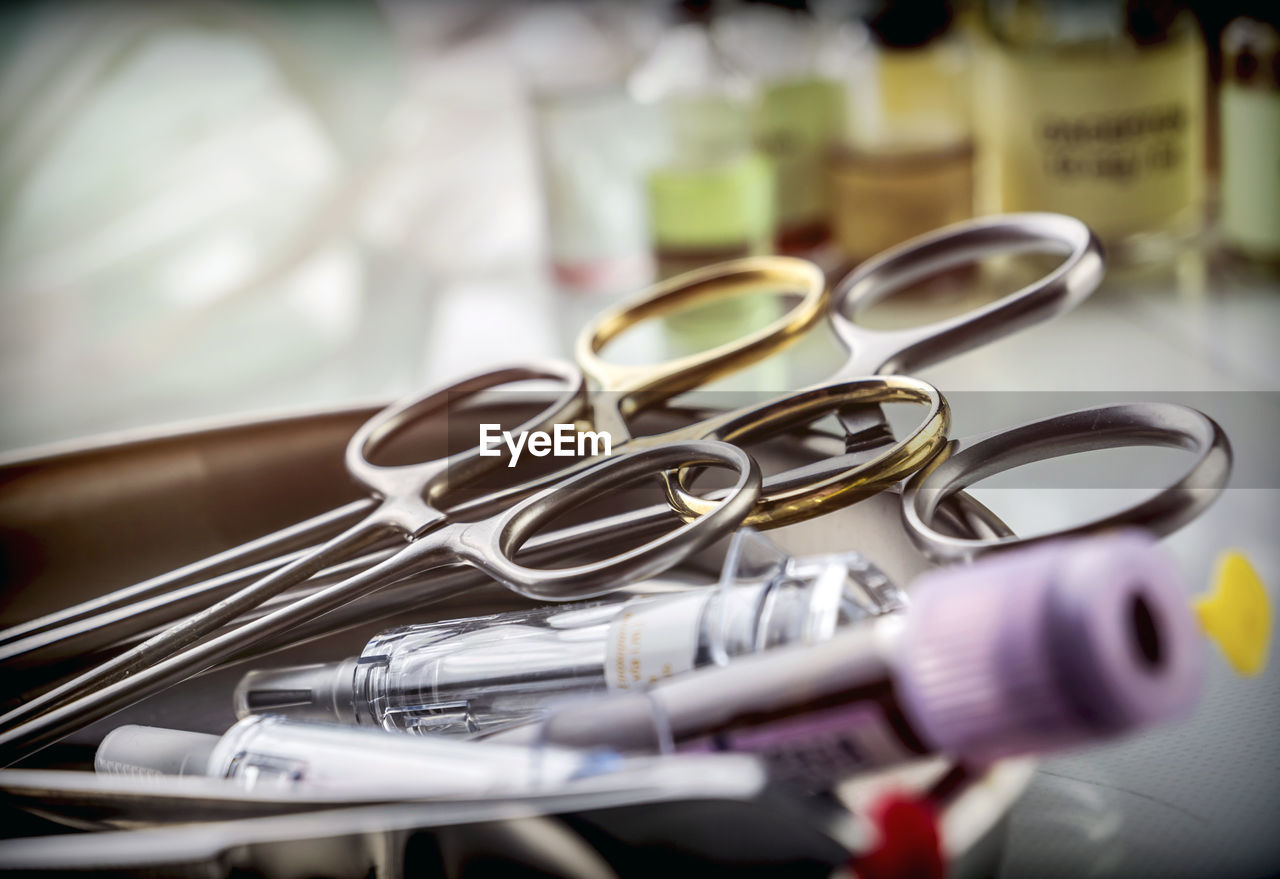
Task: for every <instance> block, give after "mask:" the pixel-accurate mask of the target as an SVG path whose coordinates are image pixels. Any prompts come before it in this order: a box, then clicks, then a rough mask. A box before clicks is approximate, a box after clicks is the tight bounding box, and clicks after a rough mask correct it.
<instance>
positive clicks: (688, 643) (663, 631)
mask: <svg viewBox="0 0 1280 879" xmlns="http://www.w3.org/2000/svg"><path fill="white" fill-rule="evenodd" d="M700 591H701V592H702V594H699V595H681V596H676V597H672V598H668V599H664V600H662V601H643V602H637V603H636V604H628V605H627V606H626V607H625V608H624V609H623V611H622V613H620V614H618V616H617V617H615V618H614V620H613V622H612V623H611V624H610V625H609V641H608V651H607V654H606V661H605V679H606V680H607V681H608V682H609V689H610V690H635V689H643V688H644V687H647V686H648V685H649V684H652V683H654V682H655V681H659V680H662V679H663V678H669V677H671V676H672V675H678V674H680V673H681V672H686V671H689V670H690V669H691V668H693V663H694V660H695V659H696V658H697V655H698V624H699V622H700V620H701V619H702V609H703V608H704V607H705V606H706V604H707V602H708V601H709V600H710V599H711V595H710V590H700Z"/></svg>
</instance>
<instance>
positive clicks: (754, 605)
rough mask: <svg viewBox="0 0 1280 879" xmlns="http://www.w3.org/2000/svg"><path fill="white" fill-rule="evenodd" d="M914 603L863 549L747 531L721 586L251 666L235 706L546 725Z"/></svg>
mask: <svg viewBox="0 0 1280 879" xmlns="http://www.w3.org/2000/svg"><path fill="white" fill-rule="evenodd" d="M903 603H904V599H903V597H902V595H901V593H900V592H898V590H897V589H896V588H895V587H893V586H892V584H890V583H889V581H888V579H887V578H886V577H885V576H884V575H883V574H882V573H880V571H879V570H878V569H877V568H875V566H874V565H872V564H870V563H869V562H868V561H867V560H866V559H865V558H864V557H862V556H860V555H858V554H855V553H844V554H839V555H830V556H812V557H803V558H790V557H788V556H786V555H785V554H783V553H781V552H780V551H779V550H778V549H777V548H776V547H773V545H772V544H770V543H769V542H768V541H767V540H765V539H764V538H762V537H760V536H759V535H756V534H754V533H751V532H741V533H740V534H739V535H738V536H736V537H735V539H734V542H733V544H732V546H731V549H730V553H729V557H728V558H727V560H726V564H725V567H724V571H723V574H722V578H721V585H720V586H719V587H708V588H701V589H693V590H690V591H687V592H682V593H678V594H671V595H660V596H647V597H641V598H634V599H631V600H629V601H613V602H603V603H592V604H582V603H578V604H565V605H553V606H549V607H542V608H537V609H534V610H528V611H519V612H513V613H501V614H493V615H490V616H484V617H473V618H469V619H462V620H450V621H446V622H441V623H432V624H428V625H418V626H408V627H404V628H399V629H393V630H390V631H388V632H384V633H382V634H380V635H378V636H376V637H375V638H373V640H371V641H370V642H369V643H368V645H367V646H366V647H365V649H364V651H363V652H362V653H361V655H360V657H359V658H358V659H357V660H354V661H352V660H348V661H347V662H345V663H340V664H335V665H330V666H318V667H316V666H313V667H307V668H295V669H279V670H268V671H256V672H251V673H250V674H249V675H248V676H246V678H245V679H244V680H243V681H242V682H241V685H240V687H239V688H238V689H237V696H236V700H237V711H238V712H239V713H240V714H241V715H242V716H243V715H245V714H248V713H253V712H262V713H277V714H285V715H293V716H305V717H308V718H311V719H316V718H324V719H330V720H341V721H344V722H347V723H356V724H361V725H376V726H381V727H383V728H385V729H388V730H400V731H405V732H413V733H423V734H428V733H429V734H455V735H469V734H482V733H488V732H493V731H496V730H499V729H504V728H507V727H510V726H512V725H516V724H520V723H525V722H528V721H530V720H534V719H536V718H538V717H539V716H541V714H542V713H543V712H544V710H545V708H546V706H547V704H548V703H549V702H552V701H557V700H560V699H563V698H566V697H571V696H584V695H589V694H591V693H597V692H604V691H621V692H625V691H628V690H635V689H643V688H644V687H647V686H648V685H649V684H651V683H653V682H655V681H658V680H661V679H664V678H668V677H672V676H675V675H678V674H681V673H682V672H686V671H689V670H691V669H694V668H698V667H702V666H706V665H712V664H720V665H723V664H724V663H726V662H728V661H729V660H730V659H732V658H733V657H735V656H741V655H745V654H749V653H754V652H757V651H759V650H764V649H769V648H772V647H776V646H782V645H787V644H811V643H818V642H821V641H824V640H826V639H829V638H830V637H831V636H832V635H833V634H834V633H835V631H836V629H837V628H838V627H839V626H840V625H842V624H845V623H848V622H850V621H852V620H855V619H860V618H862V617H865V616H868V615H877V614H880V613H884V612H887V611H892V610H896V609H898V608H899V607H901V606H903Z"/></svg>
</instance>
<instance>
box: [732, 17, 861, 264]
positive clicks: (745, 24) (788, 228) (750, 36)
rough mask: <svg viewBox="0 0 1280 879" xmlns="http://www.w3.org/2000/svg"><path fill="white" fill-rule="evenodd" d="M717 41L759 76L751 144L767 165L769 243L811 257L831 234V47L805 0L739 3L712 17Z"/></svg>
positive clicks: (840, 102)
mask: <svg viewBox="0 0 1280 879" xmlns="http://www.w3.org/2000/svg"><path fill="white" fill-rule="evenodd" d="M715 35H716V42H717V44H718V45H719V46H721V47H722V49H723V51H724V54H725V57H726V58H728V59H729V60H730V61H731V62H732V63H733V65H734V67H735V68H736V69H739V70H743V71H746V72H747V73H748V74H750V75H751V76H752V77H754V78H755V79H756V80H757V81H758V82H759V92H758V94H757V96H756V101H755V110H754V116H753V130H754V135H755V142H756V145H757V146H758V147H759V149H760V150H761V151H763V152H764V153H765V155H767V156H768V157H769V159H770V161H771V162H772V165H773V172H774V210H775V219H776V222H775V230H774V248H775V250H776V251H777V252H779V253H786V254H792V255H797V256H810V257H812V256H818V255H820V251H819V250H818V249H819V248H821V247H822V246H823V245H825V244H826V243H827V242H828V241H829V240H830V238H831V221H830V212H831V205H830V201H831V199H830V191H829V188H828V186H827V179H826V177H827V174H826V166H827V157H828V155H829V153H830V152H831V149H832V148H833V147H834V145H835V144H836V143H837V141H838V140H839V138H840V135H841V133H842V132H843V130H844V113H845V106H844V105H845V97H844V84H843V83H842V82H841V80H840V77H839V73H838V69H837V64H838V61H839V60H840V59H839V56H838V54H837V52H838V47H837V45H836V42H835V41H834V40H833V39H832V35H831V28H830V26H829V23H828V22H823V21H819V20H818V19H817V18H815V16H814V14H813V12H812V10H811V9H810V4H809V3H808V2H807V0H756V2H752V3H744V4H743V5H742V7H741V8H740V9H739V10H737V11H735V12H734V13H733V14H730V15H727V16H725V17H724V18H723V19H721V20H720V21H718V22H717V23H716V28H715Z"/></svg>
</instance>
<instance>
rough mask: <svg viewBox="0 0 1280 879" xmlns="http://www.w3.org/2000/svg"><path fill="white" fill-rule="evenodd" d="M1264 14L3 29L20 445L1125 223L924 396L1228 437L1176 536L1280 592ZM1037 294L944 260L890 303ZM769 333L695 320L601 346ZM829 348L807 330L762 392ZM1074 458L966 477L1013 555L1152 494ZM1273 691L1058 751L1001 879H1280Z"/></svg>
mask: <svg viewBox="0 0 1280 879" xmlns="http://www.w3.org/2000/svg"><path fill="white" fill-rule="evenodd" d="M1278 25H1280V4H1277V3H1275V2H1274V0H1273V2H1257V3H1254V4H1250V3H1247V2H1243V0H1240V2H1236V0H1229V2H1216V3H1209V2H1203V3H1190V4H1188V3H1177V2H1165V0H1079V2H1049V0H982V2H979V0H968V2H964V0H956V2H943V0H914V2H875V0H863V2H856V0H847V2H839V0H829V2H828V0H813V2H810V3H804V2H801V0H795V2H783V3H758V2H754V3H753V2H714V3H707V2H691V0H687V2H682V3H665V2H635V3H621V2H617V3H603V2H596V3H586V2H581V3H564V2H559V3H557V2H527V3H514V2H507V3H502V2H492V0H490V2H485V0H468V2H464V0H456V2H433V3H417V2H407V0H405V2H400V0H383V2H354V0H353V2H342V3H338V2H330V3H318V2H317V3H304V2H292V3H286V2H279V3H266V2H232V0H191V2H184V3H180V4H179V3H170V4H153V3H145V4H144V3H129V2H116V3H111V4H105V3H80V4H75V3H47V4H34V3H29V4H6V5H4V6H3V8H2V10H0V455H2V454H4V453H6V452H8V453H14V451H13V450H17V449H21V448H24V447H30V446H33V445H38V444H45V443H51V442H59V441H64V440H72V441H74V440H76V439H77V438H80V437H85V436H89V435H97V434H102V433H104V432H113V431H120V430H127V429H133V428H147V427H150V426H153V425H158V424H168V423H172V422H178V421H189V420H191V419H210V418H212V419H219V418H225V417H228V416H234V417H257V416H260V415H263V414H265V413H278V412H280V411H282V410H290V409H314V408H316V407H321V406H325V407H327V406H340V405H350V404H355V403H365V402H373V401H377V402H380V401H385V400H387V399H389V398H391V397H393V396H396V395H399V394H404V393H409V392H412V391H415V390H417V389H420V388H423V387H426V386H429V385H432V384H435V383H438V382H442V381H446V380H449V379H453V378H456V377H459V376H461V375H463V374H466V373H469V372H473V371H477V370H481V369H486V368H489V367H492V366H494V365H497V364H501V363H508V362H512V361H522V360H528V359H530V358H543V357H549V356H565V355H568V354H569V353H570V351H571V344H572V340H573V338H574V337H575V336H576V333H577V331H578V329H579V327H580V326H581V325H582V323H583V322H584V320H585V319H586V318H587V317H589V316H590V315H592V314H594V313H595V312H597V311H598V310H599V309H601V308H602V307H604V306H605V305H607V304H609V303H612V302H614V301H617V300H618V299H619V298H620V297H623V296H625V295H627V294H628V293H630V292H634V291H635V290H637V289H638V288H640V287H642V286H643V285H645V284H646V283H648V282H650V281H652V280H653V279H655V278H659V277H663V276H667V275H670V274H672V273H675V272H678V271H681V270H683V269H685V268H689V267H693V266H697V265H703V264H708V263H713V262H716V261H718V260H722V259H726V258H731V257H737V256H743V255H747V254H763V253H775V252H780V253H787V254H795V255H800V256H804V257H808V258H810V259H814V260H816V261H818V262H819V263H820V264H821V265H822V266H823V267H824V268H826V269H827V270H828V272H829V273H830V274H829V276H830V277H831V278H832V280H833V281H834V280H836V279H838V278H839V276H840V273H841V272H842V271H844V270H846V269H847V268H849V267H851V266H854V265H856V264H857V263H858V262H859V261H861V260H864V259H866V258H867V257H869V256H871V255H872V254H875V253H876V252H877V251H879V250H882V249H883V248H885V247H888V246H891V245H893V244H895V243H897V242H900V241H902V240H905V239H907V238H909V237H911V236H913V235H916V234H919V233H921V232H925V231H928V230H931V229H933V228H936V227H938V226H941V225H944V224H946V223H950V222H954V221H957V220H962V219H964V218H967V217H971V216H976V215H982V214H988V213H993V212H1001V211H1025V210H1049V211H1061V212H1065V213H1069V214H1073V215H1075V216H1078V217H1080V218H1082V219H1084V220H1085V221H1087V222H1088V223H1090V224H1091V225H1092V226H1093V227H1094V229H1095V230H1096V231H1097V232H1098V234H1099V235H1100V237H1101V238H1102V239H1103V240H1104V242H1105V245H1106V248H1107V251H1108V258H1109V268H1108V276H1107V280H1106V281H1105V282H1104V285H1103V287H1102V289H1100V290H1099V291H1098V293H1096V294H1095V295H1094V296H1093V297H1092V298H1091V300H1090V301H1089V302H1087V303H1086V304H1085V305H1084V306H1082V307H1081V308H1079V309H1077V310H1076V311H1074V312H1072V313H1070V314H1067V315H1064V316H1062V317H1061V318H1058V319H1055V320H1054V321H1051V322H1048V323H1046V324H1044V325H1042V326H1038V327H1035V328H1033V329H1031V330H1028V331H1026V332H1022V333H1019V334H1017V335H1016V336H1014V337H1011V338H1009V339H1007V340H1002V341H1001V342H1000V343H999V344H995V345H991V346H988V347H987V348H984V349H980V350H978V351H974V352H971V353H967V354H965V355H963V356H960V357H957V358H955V359H953V360H951V361H949V362H948V363H946V364H944V365H940V366H938V367H935V368H933V369H929V370H924V371H923V372H922V373H921V377H923V378H925V379H928V380H930V381H933V382H935V383H936V384H938V385H939V387H941V388H942V390H943V391H944V392H946V393H947V395H948V397H949V399H951V401H952V404H953V412H954V415H955V432H956V433H958V434H962V433H967V432H970V431H975V430H986V429H994V428H997V427H1005V426H1008V425H1010V424H1013V423H1016V421H1018V420H1020V419H1025V418H1028V417H1033V416H1037V415H1046V414H1050V413H1054V412H1060V411H1064V410H1066V409H1071V408H1077V407H1080V406H1084V405H1090V404H1094V403H1098V402H1101V401H1102V400H1099V399H1098V396H1099V395H1100V394H1109V395H1112V397H1111V398H1112V399H1114V398H1117V397H1118V398H1123V399H1140V400H1147V399H1175V400H1178V401H1181V402H1187V403H1189V404H1190V405H1194V406H1197V407H1198V408H1201V409H1204V410H1205V411H1207V412H1209V414H1211V415H1213V416H1214V417H1215V418H1217V419H1219V420H1220V421H1221V422H1222V423H1223V425H1224V427H1225V428H1226V430H1227V433H1228V434H1229V435H1230V437H1231V439H1232V442H1233V444H1234V445H1235V449H1236V455H1237V469H1236V475H1235V477H1234V479H1233V484H1232V487H1231V490H1229V491H1227V492H1226V493H1225V494H1224V496H1223V497H1222V498H1221V499H1220V500H1219V501H1218V502H1217V504H1216V506H1215V507H1214V508H1213V509H1212V510H1211V511H1210V513H1209V514H1208V515H1206V516H1204V517H1202V518H1201V519H1199V520H1197V521H1196V522H1194V523H1192V524H1191V525H1189V526H1188V527H1187V528H1185V529H1184V530H1183V531H1181V532H1179V533H1178V534H1177V535H1175V536H1174V537H1173V538H1172V539H1170V540H1169V541H1168V545H1169V546H1170V548H1171V550H1172V551H1173V552H1174V553H1175V555H1177V557H1178V559H1179V561H1180V563H1181V564H1182V566H1183V569H1184V570H1185V571H1186V573H1187V576H1188V579H1189V581H1190V583H1191V587H1192V588H1195V589H1200V588H1203V586H1204V584H1206V583H1207V582H1208V580H1209V577H1210V574H1211V569H1212V564H1213V559H1214V558H1215V556H1216V555H1217V553H1218V552H1219V551H1220V550H1221V549H1222V548H1223V547H1226V546H1240V547H1242V548H1244V549H1245V550H1246V551H1248V552H1249V553H1250V554H1251V556H1252V558H1253V560H1254V563H1255V565H1256V566H1257V568H1258V570H1259V571H1260V572H1261V574H1262V576H1263V578H1264V580H1265V581H1268V582H1270V583H1271V584H1273V585H1272V587H1271V588H1272V595H1273V596H1275V594H1276V593H1275V590H1274V584H1275V582H1276V579H1277V572H1280V545H1277V543H1276V541H1275V535H1276V533H1278V532H1280V501H1278V500H1277V498H1278V497H1280V473H1278V472H1277V460H1278V459H1277V456H1276V454H1275V442H1274V436H1275V435H1276V434H1277V433H1280V398H1278V397H1277V396H1276V394H1275V392H1276V391H1277V390H1278V389H1280V388H1278V387H1277V383H1278V382H1280V333H1278V330H1280V36H1278V34H1277V26H1278ZM1043 270H1044V266H1043V265H1039V266H1037V265H1035V264H1018V261H1016V260H1015V261H1012V262H1010V261H995V262H994V263H992V264H983V265H979V266H975V267H974V268H973V269H972V270H965V271H956V272H950V273H948V274H946V275H944V276H941V277H936V278H932V279H928V280H927V281H926V282H923V283H921V284H920V285H918V289H913V290H911V291H908V292H907V293H905V294H903V295H901V296H898V297H895V299H894V300H893V302H891V303H887V304H886V306H885V307H884V308H873V309H871V311H870V312H869V313H867V314H866V315H864V316H863V317H864V320H865V321H866V322H867V323H870V324H872V325H893V324H895V323H901V322H916V321H920V320H923V319H927V318H934V317H938V316H940V315H942V314H946V313H954V312H955V311H958V310H960V309H962V308H967V307H971V306H972V305H974V304H975V303H978V302H982V301H985V300H989V299H990V298H992V297H993V296H996V295H1000V294H1003V293H1005V292H1008V291H1010V290H1012V289H1015V286H1016V284H1017V283H1019V282H1020V281H1025V280H1026V279H1027V278H1028V277H1029V275H1028V273H1029V272H1039V271H1043ZM778 307H779V306H778V303H777V302H776V301H773V300H771V299H769V298H768V297H757V298H744V299H742V300H732V301H729V302H727V303H725V304H723V305H720V306H717V307H716V308H715V309H713V310H711V311H709V312H708V311H699V312H689V313H686V314H683V315H680V316H678V317H677V318H675V319H672V320H669V321H667V322H666V323H664V324H659V325H654V326H650V327H646V328H642V329H640V330H637V331H636V332H635V333H634V334H628V338H624V339H623V340H622V341H621V343H620V348H621V350H620V351H619V352H618V354H617V356H619V357H633V358H646V359H653V358H656V357H661V356H666V355H668V354H671V353H677V352H680V351H685V350H689V349H691V348H698V347H705V346H707V345H709V344H711V343H713V342H715V341H716V340H717V339H718V338H727V337H730V336H735V335H738V334H740V333H742V332H744V331H746V330H748V329H750V328H752V327H754V326H757V325H759V324H761V323H763V322H765V321H767V320H768V319H769V318H770V317H772V316H773V315H775V314H776V313H777V309H778ZM839 362H841V358H840V355H839V352H838V348H837V347H836V346H835V344H834V342H832V340H831V339H830V338H829V337H827V336H826V334H825V331H824V330H822V329H818V330H817V331H815V332H814V333H811V334H809V336H808V337H806V338H805V339H804V341H803V342H802V343H801V344H800V345H798V346H797V347H796V348H794V349H791V350H789V351H788V352H787V353H786V354H785V356H781V357H778V358H775V359H774V360H771V361H769V362H766V363H763V364H761V365H760V366H758V367H756V368H755V369H753V370H752V371H751V372H750V373H748V374H746V375H743V376H740V377H738V378H737V379H735V380H734V381H736V382H737V383H738V388H739V389H746V390H752V391H755V392H758V393H762V394H772V393H776V392H779V391H784V390H788V389H791V388H795V387H798V386H800V385H801V383H804V382H807V381H811V380H816V379H818V378H820V377H825V376H826V375H827V374H828V373H829V370H830V369H831V368H832V366H833V365H834V364H836V363H839ZM1015 409H1016V410H1017V411H1014V410H1015ZM891 414H892V413H891ZM1144 454H1146V453H1144ZM1171 454H1174V453H1171ZM1175 457H1176V454H1175ZM1089 467H1090V465H1089V462H1088V461H1085V463H1084V466H1083V468H1082V469H1078V470H1077V471H1076V472H1077V473H1079V474H1080V477H1079V482H1078V484H1072V483H1071V482H1070V481H1069V480H1068V481H1065V482H1063V481H1059V482H1058V483H1057V484H1056V490H1052V491H1050V489H1051V488H1054V486H1047V485H1045V484H1039V483H1028V482H1027V481H1026V480H1025V479H1024V480H1023V481H1022V482H1019V483H1015V484H1011V485H1012V487H1010V486H1008V485H1007V486H1006V487H1004V488H1001V487H1000V485H998V484H997V485H996V486H995V487H987V488H984V489H982V490H981V491H976V492H975V494H976V495H977V496H978V497H979V499H981V500H983V501H984V502H987V503H990V504H991V505H992V506H993V507H994V508H995V509H996V510H997V511H998V512H999V513H1000V514H1001V515H1002V517H1004V518H1005V519H1006V520H1007V521H1009V522H1010V523H1011V524H1012V525H1013V527H1014V528H1015V530H1017V531H1018V532H1019V533H1032V532H1034V531H1036V530H1038V529H1040V528H1046V527H1059V526H1062V525H1064V524H1067V523H1070V522H1075V521H1079V520H1080V519H1081V517H1082V516H1091V515H1096V514H1098V513H1100V512H1104V511H1112V510H1114V509H1116V508H1117V507H1118V506H1119V505H1120V504H1122V503H1128V502H1129V501H1131V500H1132V498H1131V497H1129V495H1128V494H1126V493H1125V491H1123V490H1121V487H1117V488H1116V489H1114V490H1112V489H1108V488H1105V487H1102V486H1103V485H1104V484H1109V483H1105V481H1104V480H1100V479H1099V478H1097V475H1096V474H1095V473H1093V472H1092V471H1091V470H1090V469H1089ZM1110 472H1112V473H1114V472H1115V471H1110ZM1171 472H1172V471H1171ZM1144 478H1145V477H1144ZM1154 478H1157V479H1163V477H1162V476H1158V477H1154ZM1159 484H1161V485H1163V484H1164V483H1163V482H1160V483H1159ZM1028 487H1030V488H1034V489H1035V490H1032V491H1027V490H1020V489H1025V488H1028ZM1137 487H1138V488H1141V486H1137ZM1123 488H1124V489H1125V490H1129V489H1133V488H1135V486H1133V485H1126V486H1124V487H1123ZM1073 489H1078V490H1073ZM1274 652H1275V651H1274V649H1273V663H1272V664H1273V667H1274ZM1278 680H1280V679H1278V678H1277V676H1276V675H1275V674H1271V675H1269V676H1267V677H1265V678H1264V679H1263V680H1260V681H1240V680H1238V679H1235V678H1233V677H1232V676H1231V675H1230V674H1229V673H1227V672H1226V670H1225V667H1224V666H1223V665H1222V664H1221V663H1218V664H1217V665H1215V666H1214V667H1213V671H1212V673H1211V680H1210V682H1209V687H1208V689H1207V694H1206V699H1205V703H1204V705H1203V707H1202V710H1201V711H1200V712H1199V713H1198V714H1197V715H1196V716H1195V717H1194V718H1192V719H1191V720H1189V721H1188V722H1187V723H1185V724H1183V725H1181V726H1178V727H1176V728H1171V729H1165V730H1160V731H1157V732H1156V733H1153V734H1151V735H1149V736H1144V737H1141V738H1139V739H1137V740H1131V741H1126V742H1121V743H1118V744H1116V745H1111V746H1107V747H1105V748H1101V749H1096V750H1093V751H1090V752H1089V753H1087V754H1084V755H1068V756H1066V757H1062V758H1058V759H1055V760H1053V761H1049V762H1047V763H1045V764H1044V765H1043V766H1042V767H1041V769H1040V770H1039V771H1038V772H1037V773H1036V776H1035V780H1034V781H1033V783H1032V786H1031V788H1030V789H1029V791H1028V792H1027V794H1026V796H1025V797H1024V798H1023V800H1022V801H1021V803H1020V805H1019V806H1018V807H1016V808H1015V809H1014V811H1013V813H1012V814H1011V816H1010V820H1009V823H1008V832H1007V837H1006V839H1005V847H1004V849H1003V853H1002V854H1001V855H1000V862H1001V864H1002V874H1003V875H1010V876H1020V875H1039V876H1048V875H1053V874H1054V872H1053V871H1054V869H1056V870H1058V874H1059V875H1073V876H1078V875H1126V876H1129V875H1142V874H1146V875H1157V876H1162V877H1166V876H1177V875H1204V874H1205V873H1207V872H1209V871H1213V872H1214V873H1215V874H1217V875H1222V876H1237V875H1239V876H1261V875H1274V874H1275V872H1276V869H1277V866H1278V865H1280V837H1277V835H1276V834H1275V828H1274V823H1275V816H1276V815H1277V814H1280V689H1278V685H1277V681H1278Z"/></svg>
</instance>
